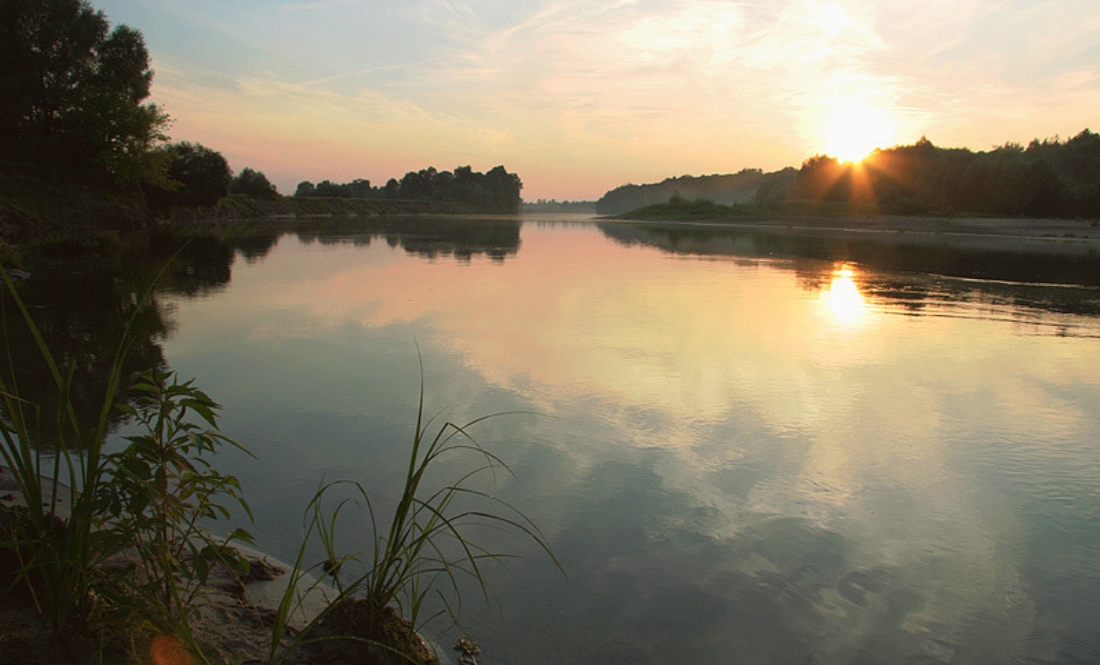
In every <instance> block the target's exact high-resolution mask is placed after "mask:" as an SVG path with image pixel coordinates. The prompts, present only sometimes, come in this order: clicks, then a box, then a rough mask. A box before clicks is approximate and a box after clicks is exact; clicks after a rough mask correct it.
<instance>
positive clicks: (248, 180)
mask: <svg viewBox="0 0 1100 665" xmlns="http://www.w3.org/2000/svg"><path fill="white" fill-rule="evenodd" d="M229 193H230V194H243V195H245V196H255V197H256V198H260V199H274V198H278V197H279V190H278V189H276V188H275V185H273V184H271V181H270V180H268V179H267V176H265V175H264V174H263V173H262V172H261V171H253V170H252V169H250V168H248V167H247V166H246V167H244V168H243V169H241V172H240V173H238V174H237V175H236V176H234V178H233V181H232V182H231V183H230V185H229Z"/></svg>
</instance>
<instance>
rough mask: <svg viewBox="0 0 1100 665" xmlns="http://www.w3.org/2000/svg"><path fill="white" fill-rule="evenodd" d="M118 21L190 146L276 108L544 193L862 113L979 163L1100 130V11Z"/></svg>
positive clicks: (709, 162) (286, 116)
mask: <svg viewBox="0 0 1100 665" xmlns="http://www.w3.org/2000/svg"><path fill="white" fill-rule="evenodd" d="M100 4H102V5H104V6H105V9H106V10H107V12H108V15H113V14H114V13H115V8H117V11H118V12H120V13H122V14H125V15H126V16H129V17H131V18H127V21H126V22H128V23H131V24H132V25H135V26H136V27H138V28H139V29H143V31H145V32H146V37H147V40H148V41H149V43H150V46H151V49H152V51H153V53H154V58H155V66H156V68H157V69H158V75H157V83H156V87H155V94H157V95H158V98H159V99H162V100H170V101H171V103H170V104H167V105H168V110H169V112H170V113H172V114H173V115H174V116H176V117H177V119H178V123H177V130H182V129H184V128H196V130H197V128H200V127H201V128H203V129H202V130H201V131H204V132H211V133H210V134H206V135H207V136H210V137H211V140H214V139H217V140H223V138H224V137H225V136H228V135H229V134H230V133H231V132H232V131H236V128H238V127H241V126H243V125H244V124H245V123H242V122H241V115H242V113H243V112H245V111H247V112H249V113H253V112H255V113H259V114H261V116H262V117H263V118H265V121H264V122H267V123H270V125H271V128H272V129H271V130H269V132H268V135H267V136H265V140H266V141H267V147H268V148H270V147H271V146H272V145H277V144H280V143H288V144H293V145H294V146H295V148H294V149H295V150H300V149H301V137H302V136H303V135H307V136H314V135H315V133H316V136H318V137H319V136H321V135H322V134H324V133H325V132H327V136H328V137H329V138H328V139H326V140H327V141H330V142H332V143H335V144H339V145H341V146H342V149H341V154H346V155H347V157H346V159H347V160H349V161H350V160H358V161H359V162H363V161H370V160H375V159H377V156H378V155H379V154H387V155H388V154H390V152H391V151H393V152H394V154H396V152H397V151H399V150H404V151H405V154H406V160H407V161H408V162H409V163H412V164H415V163H420V165H421V166H423V165H425V164H426V163H437V162H438V163H447V162H449V161H451V159H450V156H452V155H455V154H456V153H458V152H459V151H460V150H465V151H468V152H467V153H466V154H467V155H468V157H467V160H466V161H471V162H478V161H484V162H486V163H489V162H493V161H498V160H499V161H507V162H508V164H509V166H513V165H516V164H522V165H523V167H524V168H525V169H526V170H525V173H526V174H527V177H526V178H525V180H526V181H527V182H528V183H529V184H531V183H537V182H539V179H540V177H541V176H540V175H539V174H543V175H545V176H546V177H547V178H550V177H551V174H553V175H552V177H553V178H554V179H555V180H556V181H557V182H561V178H562V177H563V176H562V174H566V173H569V172H570V171H571V170H572V171H579V172H582V173H583V175H582V176H578V177H576V178H575V180H576V181H577V182H585V183H589V185H588V186H589V187H593V188H594V189H593V191H591V192H589V193H588V195H599V193H601V191H602V189H606V188H609V187H612V186H615V185H616V184H621V183H622V182H624V181H627V180H635V181H636V180H644V179H648V178H660V177H664V176H667V175H671V174H675V173H685V172H695V173H698V172H715V171H726V170H736V169H738V168H741V167H744V166H762V167H764V168H778V167H780V166H783V165H787V164H797V163H798V162H799V161H800V160H801V159H803V158H805V157H806V156H809V155H810V154H813V153H814V152H818V151H820V150H822V149H824V142H825V135H826V134H827V132H828V131H829V128H828V124H829V114H830V113H833V112H835V110H836V109H840V108H846V107H850V108H864V109H875V110H876V113H882V114H885V115H888V116H889V118H890V121H891V124H892V125H893V129H894V133H895V137H896V138H895V140H896V141H897V142H909V141H913V140H915V139H916V138H918V137H919V136H920V135H921V134H927V135H929V137H930V138H932V139H933V140H935V141H936V142H938V143H946V144H953V145H969V146H972V147H976V148H984V147H988V145H990V144H992V143H996V142H1003V141H1005V140H1028V139H1029V138H1031V137H1033V136H1036V135H1038V136H1042V135H1046V134H1052V133H1056V132H1071V131H1079V130H1080V129H1082V128H1083V127H1084V126H1086V125H1090V124H1092V125H1100V77H1098V76H1097V73H1098V71H1100V67H1098V66H1097V64H1096V63H1100V42H1098V41H1097V40H1096V39H1095V35H1096V34H1097V32H1100V7H1098V6H1096V5H1095V2H1094V0H1038V1H1032V0H919V1H918V0H869V1H868V0H862V1H857V0H736V1H734V0H586V1H581V0H370V1H367V0H312V1H311V0H299V1H297V2H291V3H286V4H275V5H271V4H269V3H266V2H259V0H242V1H241V2H239V3H233V4H232V5H224V6H223V5H213V4H208V3H195V4H187V3H182V2H180V1H179V0H165V2H162V3H154V4H142V3H137V2H135V1H134V0H101V3H100ZM143 17H149V18H148V19H147V20H146V19H143ZM113 20H114V19H113ZM219 105H224V106H219ZM219 123H220V124H219ZM280 124H281V125H282V126H283V127H286V128H287V131H286V132H285V134H286V136H284V137H279V136H277V131H276V129H275V128H277V127H278V126H279V125H280ZM215 126H217V127H219V129H218V130H217V132H216V134H215V133H213V132H215V130H214V129H213V128H214V127H215ZM302 128H308V130H306V129H302ZM244 131H246V133H248V135H249V136H252V135H253V134H255V133H256V131H258V130H255V129H251V130H250V129H249V128H247V127H245V129H244ZM303 132H305V134H303ZM348 136H354V137H355V138H354V139H352V140H350V141H349V140H348V139H347V137H348ZM395 137H399V138H400V142H401V144H402V145H398V144H397V142H396V139H395ZM471 137H477V139H476V140H472V139H471ZM196 138H202V137H201V136H200V137H196ZM318 140H320V139H318ZM479 141H480V143H479ZM235 143H236V144H240V145H243V142H241V141H236V142H235ZM349 146H355V147H356V149H357V150H359V149H361V151H362V152H361V153H360V154H358V155H356V154H353V152H352V150H351V148H350V147H349ZM257 150H259V149H258V148H257ZM318 154H319V153H318ZM342 159H343V158H342ZM258 166H262V165H258ZM348 168H352V167H351V166H349V167H348ZM532 174H533V175H532ZM592 183H598V185H596V184H592ZM536 193H537V194H544V193H545V194H550V195H553V194H554V192H547V191H544V190H536Z"/></svg>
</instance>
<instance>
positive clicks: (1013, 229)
mask: <svg viewBox="0 0 1100 665" xmlns="http://www.w3.org/2000/svg"><path fill="white" fill-rule="evenodd" d="M594 220H595V221H597V222H602V223H614V224H626V225H639V226H661V227H667V228H683V229H690V228H697V229H710V230H714V229H730V230H743V231H747V232H760V233H767V234H771V235H789V236H802V237H829V238H845V237H848V238H852V239H859V240H864V241H869V242H875V243H882V244H889V245H895V246H904V245H918V246H922V247H928V246H935V245H949V246H952V247H958V248H971V249H978V250H985V251H1014V252H1026V253H1041V254H1071V255H1078V256H1079V255H1082V254H1097V255H1098V257H1100V223H1098V222H1097V221H1096V220H1079V219H1076V220H1075V219H1035V218H1010V217H920V216H901V215H873V216H850V217H849V216H821V217H818V216H812V215H781V214H776V215H746V216H744V217H738V218H728V217H727V218H719V217H699V218H697V219H684V218H679V219H677V218H669V217H665V218H658V217H654V218H651V219H641V218H624V217H620V216H614V215H609V216H603V217H595V218H594Z"/></svg>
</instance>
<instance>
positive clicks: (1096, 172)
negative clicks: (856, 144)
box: [796, 129, 1100, 218]
mask: <svg viewBox="0 0 1100 665" xmlns="http://www.w3.org/2000/svg"><path fill="white" fill-rule="evenodd" d="M796 186H797V192H798V195H799V196H800V197H801V198H802V199H810V200H815V201H835V202H844V203H852V204H858V205H869V206H874V207H876V208H877V209H878V210H879V211H881V212H886V213H896V214H920V213H963V214H980V215H1009V216H1023V215H1026V216H1033V217H1090V218H1095V217H1100V135H1097V134H1094V133H1093V132H1091V131H1089V130H1087V129H1086V130H1084V131H1082V132H1081V133H1080V134H1078V135H1077V136H1074V137H1073V138H1071V139H1068V140H1066V141H1061V140H1059V139H1057V138H1054V139H1047V140H1044V141H1039V140H1035V141H1032V142H1031V143H1030V144H1029V145H1028V146H1027V147H1026V148H1024V147H1023V146H1022V145H1019V144H1015V143H1008V144H1005V145H1004V146H1001V147H999V148H995V149H993V150H990V151H988V152H972V151H970V150H967V149H965V148H940V147H938V146H935V145H932V142H931V141H929V140H928V139H926V138H922V139H921V140H920V141H917V142H916V143H915V144H913V145H908V146H898V147H895V148H890V149H888V150H878V151H875V152H874V153H872V154H871V155H870V156H869V157H867V158H866V159H865V160H863V162H862V163H860V164H842V163H840V162H838V161H837V160H836V159H835V158H832V157H827V156H817V157H812V158H810V159H808V160H806V162H805V163H803V164H802V168H801V170H800V171H799V172H798V176H797V178H796Z"/></svg>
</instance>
